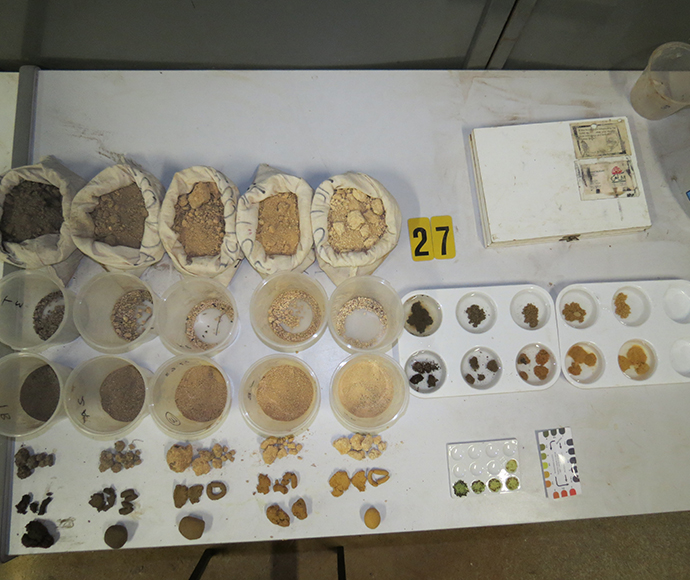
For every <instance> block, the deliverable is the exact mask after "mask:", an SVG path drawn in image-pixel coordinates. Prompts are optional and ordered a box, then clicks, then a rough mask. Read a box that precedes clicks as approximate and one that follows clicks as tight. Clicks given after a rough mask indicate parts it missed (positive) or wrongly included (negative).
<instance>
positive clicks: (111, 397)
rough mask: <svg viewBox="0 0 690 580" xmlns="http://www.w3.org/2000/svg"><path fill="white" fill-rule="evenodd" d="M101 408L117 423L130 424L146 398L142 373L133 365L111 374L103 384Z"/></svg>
mask: <svg viewBox="0 0 690 580" xmlns="http://www.w3.org/2000/svg"><path fill="white" fill-rule="evenodd" d="M100 395H101V406H102V407H103V410H104V411H105V412H106V413H108V415H110V416H111V417H112V418H113V419H115V420H116V421H123V422H125V423H129V422H130V421H134V419H136V418H137V415H139V411H141V408H142V407H143V406H144V399H145V398H146V387H145V386H144V379H143V378H142V376H141V373H139V371H138V370H137V369H136V368H134V367H133V366H132V365H127V366H124V367H120V368H119V369H116V370H114V371H113V372H111V373H110V374H109V375H108V376H107V377H105V380H104V381H103V382H102V383H101V388H100Z"/></svg>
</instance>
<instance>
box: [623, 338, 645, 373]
mask: <svg viewBox="0 0 690 580" xmlns="http://www.w3.org/2000/svg"><path fill="white" fill-rule="evenodd" d="M618 365H619V366H620V368H621V370H622V371H623V372H625V371H627V370H628V369H629V368H630V367H632V368H633V369H634V370H635V373H637V374H638V375H645V374H647V373H648V372H649V369H650V366H649V364H648V363H647V353H646V352H645V350H644V348H642V347H641V346H639V345H637V344H635V345H633V346H631V347H630V348H629V349H628V352H627V353H625V356H621V355H618Z"/></svg>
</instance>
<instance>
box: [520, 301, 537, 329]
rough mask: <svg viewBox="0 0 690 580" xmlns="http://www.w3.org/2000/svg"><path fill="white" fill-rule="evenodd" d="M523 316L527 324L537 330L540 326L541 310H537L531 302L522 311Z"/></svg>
mask: <svg viewBox="0 0 690 580" xmlns="http://www.w3.org/2000/svg"><path fill="white" fill-rule="evenodd" d="M522 316H523V319H524V321H525V324H526V325H527V326H529V327H530V328H536V327H537V326H539V308H537V307H536V306H535V305H534V304H532V303H531V302H530V303H529V304H526V305H525V307H524V308H523V309H522Z"/></svg>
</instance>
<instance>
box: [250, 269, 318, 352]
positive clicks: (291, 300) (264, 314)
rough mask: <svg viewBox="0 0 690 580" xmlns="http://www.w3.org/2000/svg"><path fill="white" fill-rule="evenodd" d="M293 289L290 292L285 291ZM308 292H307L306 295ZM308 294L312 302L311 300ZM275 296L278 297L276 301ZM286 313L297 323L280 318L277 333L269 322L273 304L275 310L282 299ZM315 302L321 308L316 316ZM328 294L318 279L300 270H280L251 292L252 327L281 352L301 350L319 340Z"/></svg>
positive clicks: (262, 338)
mask: <svg viewBox="0 0 690 580" xmlns="http://www.w3.org/2000/svg"><path fill="white" fill-rule="evenodd" d="M287 292H290V293H291V294H284V293H287ZM304 294H306V295H307V296H304ZM309 297H311V299H312V300H313V304H310V303H309ZM276 299H278V300H277V301H276ZM281 299H283V300H285V302H286V305H285V306H284V308H285V310H286V311H287V316H288V317H291V316H294V317H295V321H294V322H296V323H297V326H294V327H291V326H290V325H289V322H288V324H286V323H285V322H280V321H278V324H279V332H281V333H282V334H283V336H282V337H281V336H278V334H276V332H275V331H274V330H273V328H272V326H271V323H270V322H269V311H270V309H271V305H273V304H274V301H275V306H274V308H275V309H276V310H278V309H280V308H281V305H280V303H279V302H280V300H281ZM314 304H315V305H316V307H317V308H318V310H319V311H320V313H319V316H320V318H317V319H315V318H314V310H315V309H314ZM327 307H328V295H327V294H326V291H325V290H324V289H323V286H321V284H319V282H318V281H317V280H315V279H314V278H312V277H311V276H308V275H307V274H301V273H298V272H277V273H275V274H272V275H271V276H269V277H268V278H266V279H265V280H264V281H263V282H262V283H261V284H260V285H259V286H258V288H257V289H256V290H254V294H253V295H252V300H251V303H250V305H249V314H250V317H251V321H252V328H253V329H254V332H256V335H257V336H258V337H259V339H261V342H263V343H264V344H265V345H267V346H269V347H271V348H272V349H273V350H277V351H280V352H299V351H302V350H305V349H307V348H309V347H310V346H312V345H313V344H314V343H316V342H317V341H318V340H319V338H321V336H322V335H323V333H324V331H325V329H326V312H327Z"/></svg>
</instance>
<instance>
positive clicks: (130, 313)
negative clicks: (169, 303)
mask: <svg viewBox="0 0 690 580" xmlns="http://www.w3.org/2000/svg"><path fill="white" fill-rule="evenodd" d="M152 314H153V298H152V297H151V294H150V293H149V292H148V291H147V290H130V291H129V292H125V293H124V294H123V295H122V296H120V297H119V298H118V299H117V300H116V302H115V305H114V306H113V311H112V312H111V314H110V322H111V323H112V325H113V329H114V330H115V334H117V335H118V336H119V337H120V338H122V339H124V340H126V341H128V342H132V341H133V340H136V339H137V338H139V337H140V336H141V335H142V334H143V333H144V330H145V329H146V325H147V324H148V322H149V319H150V318H151V316H152Z"/></svg>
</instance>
